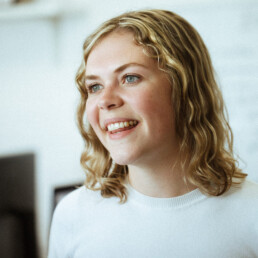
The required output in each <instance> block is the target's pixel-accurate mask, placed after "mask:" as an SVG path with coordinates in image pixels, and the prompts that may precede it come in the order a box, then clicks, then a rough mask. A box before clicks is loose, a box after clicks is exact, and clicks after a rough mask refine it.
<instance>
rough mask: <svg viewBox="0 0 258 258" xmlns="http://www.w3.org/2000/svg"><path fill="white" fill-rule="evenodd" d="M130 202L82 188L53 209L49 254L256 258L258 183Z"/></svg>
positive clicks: (134, 196)
mask: <svg viewBox="0 0 258 258" xmlns="http://www.w3.org/2000/svg"><path fill="white" fill-rule="evenodd" d="M128 192H129V195H128V201H127V202H126V203H125V204H119V203H118V198H116V197H112V198H103V197H101V196H100V193H99V192H93V191H90V190H87V189H86V188H85V187H81V188H79V189H77V190H75V191H74V192H72V193H71V194H69V195H68V196H67V197H65V198H64V199H63V200H62V201H61V202H60V204H59V205H58V207H57V208H56V210H55V213H54V217H53V221H52V227H51V234H50V247H49V258H68V257H70V258H84V257H85V258H127V257H128V258H129V257H130V258H145V257H146V258H147V257H148V258H166V257H176V258H180V257H187V258H188V257H190V258H195V257H196V258H197V257H198V258H213V257H214V258H240V257H243V258H248V257H250V258H251V257H258V184H256V183H253V182H250V181H245V182H244V183H243V184H242V186H241V188H231V189H230V191H229V192H227V193H226V194H224V195H222V196H220V197H207V196H205V195H203V194H202V193H201V192H200V191H199V190H198V189H196V190H194V191H192V192H190V193H187V194H185V195H183V196H179V197H174V198H154V197H148V196H145V195H143V194H141V193H139V192H137V191H136V190H134V189H133V188H132V187H131V186H129V185H128Z"/></svg>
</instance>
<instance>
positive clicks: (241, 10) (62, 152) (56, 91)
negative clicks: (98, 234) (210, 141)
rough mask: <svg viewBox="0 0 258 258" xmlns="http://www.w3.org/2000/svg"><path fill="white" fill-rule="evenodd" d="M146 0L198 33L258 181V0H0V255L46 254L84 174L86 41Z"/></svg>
mask: <svg viewBox="0 0 258 258" xmlns="http://www.w3.org/2000/svg"><path fill="white" fill-rule="evenodd" d="M142 8H162V9H169V10H171V11H174V12H176V13H178V14H180V15H181V16H183V17H184V18H186V19H187V20H188V21H189V22H190V23H191V24H192V25H193V26H194V27H195V28H196V29H197V30H198V31H199V33H200V34H201V36H202V37H203V39H204V41H205V43H206V45H207V47H208V49H209V50H210V54H211V57H212V60H213V65H214V68H215V71H216V73H217V77H218V81H219V84H220V85H221V88H222V91H223V94H224V98H225V102H226V105H227V108H228V113H229V121H230V124H231V126H232V128H233V132H234V136H235V150H236V153H237V154H238V155H239V156H240V157H241V160H240V165H241V167H242V168H243V169H244V171H245V172H247V173H248V174H249V178H250V179H252V180H253V181H256V182H258V172H257V168H256V160H257V157H258V155H257V154H258V137H257V131H258V130H257V129H258V105H257V99H258V43H257V42H258V0H242V1H241V0H180V1H178V0H177V1H176V0H127V1H125V0H109V1H105V0H94V1H88V0H85V1H82V0H73V1H72V0H69V1H68V0H63V1H61V0H59V1H57V0H45V1H44V0H31V1H24V2H22V1H19V2H17V1H16V2H14V1H11V0H0V228H1V231H2V233H0V241H1V243H0V245H1V246H2V247H3V246H4V248H2V249H3V250H2V251H0V256H1V252H2V254H4V256H3V255H2V256H1V257H6V258H9V257H16V258H19V257H26V258H29V257H40V258H43V257H46V256H47V248H48V236H49V227H50V223H51V217H52V213H53V209H54V206H55V203H56V202H57V200H58V198H59V197H60V196H61V195H62V193H63V192H66V191H68V190H70V189H71V188H70V187H71V186H74V185H78V184H80V183H82V182H83V180H84V173H83V171H82V169H81V167H80V164H79V159H80V154H81V151H82V149H83V143H82V139H81V137H80V135H79V132H78V130H77V127H76V119H75V112H76V105H77V103H78V99H79V94H78V92H77V89H76V86H75V82H74V78H75V73H76V70H77V68H78V66H79V64H80V62H81V59H82V44H83V41H84V39H85V38H86V36H87V35H88V34H89V33H90V32H92V31H93V30H94V29H95V28H96V26H98V25H99V24H100V23H101V22H102V21H104V20H106V19H107V18H110V17H112V16H114V15H117V14H120V13H121V12H124V11H130V10H135V9H142ZM59 195H60V196H59ZM17 214H18V215H17ZM17 216H19V219H18V220H17ZM21 221H22V222H21ZM21 223H22V226H19V225H20V224H21ZM9 240H10V241H9ZM20 241H22V244H21V242H20ZM24 245H26V246H27V247H26V248H27V249H26V248H25V249H26V250H23V249H24ZM17 253H19V254H17ZM19 255H20V256H19Z"/></svg>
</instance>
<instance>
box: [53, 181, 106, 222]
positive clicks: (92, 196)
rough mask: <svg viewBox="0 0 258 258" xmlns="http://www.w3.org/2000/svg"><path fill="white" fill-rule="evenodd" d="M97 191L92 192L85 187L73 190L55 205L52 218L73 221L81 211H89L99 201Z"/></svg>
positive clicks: (99, 197)
mask: <svg viewBox="0 0 258 258" xmlns="http://www.w3.org/2000/svg"><path fill="white" fill-rule="evenodd" d="M101 199H102V198H101V195H100V192H99V191H92V190H89V189H87V188H86V187H85V186H80V187H79V188H77V189H75V190H73V191H72V192H70V193H69V194H67V195H66V196H65V197H63V199H62V200H61V201H60V202H59V203H58V204H57V206H56V208H55V211H54V218H57V219H58V220H65V221H66V223H67V221H69V220H70V221H73V220H74V219H75V217H76V216H77V215H78V214H81V213H82V211H83V210H90V208H92V206H93V205H94V204H96V203H98V202H100V201H101Z"/></svg>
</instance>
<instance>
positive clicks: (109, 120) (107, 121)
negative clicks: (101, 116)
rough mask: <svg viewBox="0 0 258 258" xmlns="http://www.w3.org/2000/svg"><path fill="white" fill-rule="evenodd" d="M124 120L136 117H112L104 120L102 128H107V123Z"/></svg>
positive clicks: (132, 119)
mask: <svg viewBox="0 0 258 258" xmlns="http://www.w3.org/2000/svg"><path fill="white" fill-rule="evenodd" d="M126 121H137V122H138V120H137V119H134V118H125V117H114V118H109V119H105V120H104V130H107V127H108V125H109V124H113V123H118V122H126Z"/></svg>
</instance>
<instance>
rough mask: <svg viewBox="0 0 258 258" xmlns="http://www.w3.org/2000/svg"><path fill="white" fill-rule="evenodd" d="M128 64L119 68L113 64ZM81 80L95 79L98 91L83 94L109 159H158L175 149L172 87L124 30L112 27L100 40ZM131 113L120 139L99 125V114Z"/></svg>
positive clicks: (102, 117) (142, 161)
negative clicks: (130, 126) (131, 122)
mask: <svg viewBox="0 0 258 258" xmlns="http://www.w3.org/2000/svg"><path fill="white" fill-rule="evenodd" d="M132 63H133V64H136V65H130V66H128V67H127V68H125V69H124V70H122V71H117V70H116V69H117V68H118V67H121V66H123V65H125V64H132ZM126 74H133V75H136V76H139V78H140V79H139V80H137V81H136V82H135V83H132V84H129V83H124V81H123V80H124V79H123V78H124V76H126ZM87 75H94V76H95V77H96V79H94V80H92V79H90V80H86V84H91V83H97V84H99V85H100V87H99V88H98V90H97V91H96V92H94V93H90V94H89V98H88V100H87V105H86V112H87V118H88V120H89V122H90V124H91V126H92V128H93V129H94V131H95V132H96V134H97V136H98V138H99V139H100V141H101V142H102V144H103V145H104V146H105V147H106V148H107V150H108V151H109V152H110V154H111V156H112V158H113V159H114V161H115V162H116V163H118V164H123V165H125V164H126V165H134V166H142V165H144V164H147V163H149V164H150V163H151V162H159V161H161V160H162V157H164V156H166V157H167V156H168V155H174V154H175V153H176V152H177V138H176V133H175V127H174V124H175V122H174V113H173V108H172V104H171V91H172V86H171V85H170V82H169V81H168V78H167V76H166V74H164V73H163V72H162V71H160V70H159V69H158V66H157V63H156V62H154V61H153V60H152V59H150V58H149V57H148V56H147V55H145V54H144V53H143V48H142V47H141V46H138V45H136V44H135V43H134V40H133V34H132V33H130V32H128V31H127V32H123V31H122V32H121V31H120V32H113V33H111V34H109V35H108V36H106V37H105V38H104V39H103V40H102V41H100V42H99V43H98V44H97V45H96V46H95V47H94V48H93V50H92V52H91V53H90V55H89V57H88V60H87V64H86V76H87ZM116 117H121V118H133V119H135V120H137V121H138V122H139V123H138V125H137V126H136V127H135V128H134V130H132V132H131V133H129V134H127V135H126V136H125V137H122V138H120V139H115V140H114V139H110V136H109V134H108V133H107V132H106V131H105V130H103V128H102V126H103V123H104V121H105V119H110V118H116Z"/></svg>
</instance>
